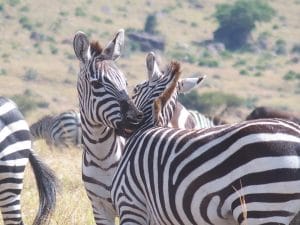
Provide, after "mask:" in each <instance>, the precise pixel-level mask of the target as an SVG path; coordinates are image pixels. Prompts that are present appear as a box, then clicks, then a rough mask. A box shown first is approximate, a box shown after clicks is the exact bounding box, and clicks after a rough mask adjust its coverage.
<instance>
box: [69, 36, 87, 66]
mask: <svg viewBox="0 0 300 225" xmlns="http://www.w3.org/2000/svg"><path fill="white" fill-rule="evenodd" d="M89 46H90V42H89V40H88V38H87V36H86V35H85V33H83V32H81V31H78V32H77V33H76V34H75V36H74V40H73V48H74V52H75V55H76V57H77V58H78V59H79V60H80V61H81V62H83V63H85V62H86V61H87V59H88V53H87V52H88V49H89Z"/></svg>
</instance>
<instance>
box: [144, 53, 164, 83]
mask: <svg viewBox="0 0 300 225" xmlns="http://www.w3.org/2000/svg"><path fill="white" fill-rule="evenodd" d="M146 65H147V72H148V80H149V81H151V80H155V79H157V78H158V77H160V76H161V75H162V73H161V71H160V69H159V67H158V64H157V61H156V58H155V54H154V52H149V53H148V55H147V57H146Z"/></svg>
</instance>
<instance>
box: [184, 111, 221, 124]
mask: <svg viewBox="0 0 300 225" xmlns="http://www.w3.org/2000/svg"><path fill="white" fill-rule="evenodd" d="M188 112H189V113H190V115H191V116H192V117H193V119H194V121H195V122H196V125H195V128H209V127H213V126H215V124H214V122H213V121H212V120H211V119H210V118H209V117H207V116H205V115H203V114H201V113H199V112H198V111H196V110H189V111H188Z"/></svg>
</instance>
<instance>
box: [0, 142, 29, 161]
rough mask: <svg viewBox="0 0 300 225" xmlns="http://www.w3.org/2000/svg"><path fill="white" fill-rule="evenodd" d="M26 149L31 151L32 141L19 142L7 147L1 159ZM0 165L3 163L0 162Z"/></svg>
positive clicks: (0, 154)
mask: <svg viewBox="0 0 300 225" xmlns="http://www.w3.org/2000/svg"><path fill="white" fill-rule="evenodd" d="M24 149H31V141H30V140H29V141H19V142H17V143H14V144H11V145H9V146H7V147H6V148H4V149H3V150H2V151H1V152H0V159H1V158H3V157H4V156H6V155H9V154H11V153H14V152H18V151H20V150H24ZM26 159H27V158H26ZM7 161H8V160H6V162H7ZM0 163H3V162H0Z"/></svg>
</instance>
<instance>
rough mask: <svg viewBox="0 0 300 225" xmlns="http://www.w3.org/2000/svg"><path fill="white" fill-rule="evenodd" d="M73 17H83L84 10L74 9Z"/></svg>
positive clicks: (84, 14)
mask: <svg viewBox="0 0 300 225" xmlns="http://www.w3.org/2000/svg"><path fill="white" fill-rule="evenodd" d="M75 16H80V17H85V16H86V13H85V12H84V10H83V9H82V8H80V7H76V8H75Z"/></svg>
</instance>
